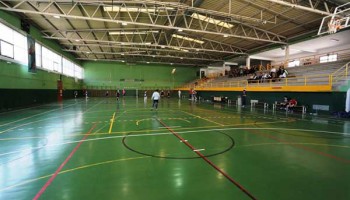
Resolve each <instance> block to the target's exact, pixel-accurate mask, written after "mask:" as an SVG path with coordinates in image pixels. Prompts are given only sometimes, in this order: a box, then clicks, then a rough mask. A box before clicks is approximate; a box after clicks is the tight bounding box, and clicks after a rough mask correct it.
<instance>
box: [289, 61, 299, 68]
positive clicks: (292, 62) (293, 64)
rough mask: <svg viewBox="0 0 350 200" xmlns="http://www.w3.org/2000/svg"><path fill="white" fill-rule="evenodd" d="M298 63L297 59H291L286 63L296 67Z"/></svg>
mask: <svg viewBox="0 0 350 200" xmlns="http://www.w3.org/2000/svg"><path fill="white" fill-rule="evenodd" d="M299 65H300V61H299V60H293V61H291V62H289V63H288V67H296V66H299Z"/></svg>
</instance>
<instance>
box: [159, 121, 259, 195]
mask: <svg viewBox="0 0 350 200" xmlns="http://www.w3.org/2000/svg"><path fill="white" fill-rule="evenodd" d="M157 120H158V121H159V122H160V123H161V124H162V125H163V126H164V127H165V128H166V129H168V130H169V131H170V132H171V133H173V135H175V137H177V138H178V139H179V140H181V142H182V143H184V144H185V145H186V146H187V147H189V148H190V149H191V150H192V151H194V150H195V149H196V148H194V147H193V146H192V145H191V144H190V143H189V142H187V140H185V139H183V138H182V137H181V136H180V135H179V134H178V133H176V132H175V131H173V130H172V129H171V128H170V127H168V126H167V125H166V124H165V123H164V122H162V121H161V120H159V119H157ZM194 152H195V153H196V154H197V155H198V156H200V157H201V158H202V159H203V160H204V161H205V162H207V163H208V164H209V165H211V166H212V167H213V168H214V169H216V170H217V171H218V172H220V173H221V174H222V175H223V176H225V177H226V178H227V179H228V180H229V181H231V183H233V184H234V185H235V186H237V187H238V188H239V189H240V190H241V191H242V192H244V193H245V194H246V195H248V196H249V197H250V198H251V199H253V200H256V199H257V198H255V197H254V196H253V195H252V194H251V193H250V192H249V191H248V190H247V189H245V188H244V187H243V186H242V185H241V184H239V183H238V182H237V181H235V180H234V179H233V178H232V177H230V176H229V175H228V174H227V173H226V172H224V171H223V170H221V169H220V168H219V167H218V166H216V165H215V164H214V163H213V162H211V161H210V160H209V159H208V158H207V157H205V156H204V155H203V154H202V153H200V152H199V151H194Z"/></svg>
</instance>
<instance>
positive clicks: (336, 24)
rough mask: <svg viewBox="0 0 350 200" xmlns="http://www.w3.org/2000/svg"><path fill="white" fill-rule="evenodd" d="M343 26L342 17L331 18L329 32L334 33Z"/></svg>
mask: <svg viewBox="0 0 350 200" xmlns="http://www.w3.org/2000/svg"><path fill="white" fill-rule="evenodd" d="M341 28H342V26H341V21H340V19H331V20H330V21H329V22H328V33H329V34H333V33H336V32H337V31H338V30H340V29H341Z"/></svg>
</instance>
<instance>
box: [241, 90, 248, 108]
mask: <svg viewBox="0 0 350 200" xmlns="http://www.w3.org/2000/svg"><path fill="white" fill-rule="evenodd" d="M246 104H247V91H246V90H245V89H244V90H243V92H242V107H243V108H244V107H245V106H246Z"/></svg>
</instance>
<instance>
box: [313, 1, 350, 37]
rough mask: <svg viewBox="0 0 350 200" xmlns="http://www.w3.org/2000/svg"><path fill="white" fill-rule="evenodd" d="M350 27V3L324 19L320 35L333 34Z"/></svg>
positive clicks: (337, 8)
mask: <svg viewBox="0 0 350 200" xmlns="http://www.w3.org/2000/svg"><path fill="white" fill-rule="evenodd" d="M347 27H350V2H349V3H346V4H344V5H341V6H338V7H336V8H335V10H334V12H333V14H331V15H329V16H326V17H324V18H323V19H322V22H321V25H320V28H319V30H318V35H323V34H333V33H336V32H337V31H339V30H341V29H344V28H347Z"/></svg>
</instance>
